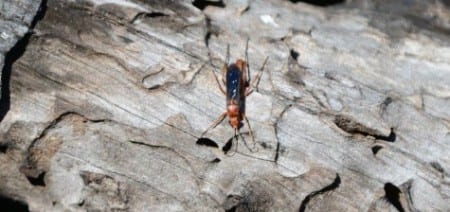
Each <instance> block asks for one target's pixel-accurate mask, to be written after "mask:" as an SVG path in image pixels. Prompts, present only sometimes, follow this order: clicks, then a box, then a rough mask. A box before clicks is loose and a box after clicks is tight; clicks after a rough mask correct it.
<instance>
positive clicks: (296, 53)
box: [290, 49, 300, 60]
mask: <svg viewBox="0 0 450 212" xmlns="http://www.w3.org/2000/svg"><path fill="white" fill-rule="evenodd" d="M290 54H291V57H292V58H294V60H297V58H298V56H300V54H299V53H298V52H297V51H295V50H294V49H291V51H290Z"/></svg>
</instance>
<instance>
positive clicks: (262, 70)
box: [245, 57, 269, 96]
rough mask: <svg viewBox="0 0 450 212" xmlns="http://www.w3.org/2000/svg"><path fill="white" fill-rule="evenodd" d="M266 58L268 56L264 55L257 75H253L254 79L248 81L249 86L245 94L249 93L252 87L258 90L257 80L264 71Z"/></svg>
mask: <svg viewBox="0 0 450 212" xmlns="http://www.w3.org/2000/svg"><path fill="white" fill-rule="evenodd" d="M268 59H269V57H266V59H265V60H264V62H263V64H262V66H261V68H260V70H259V73H258V75H257V76H256V77H255V79H253V81H252V82H251V83H250V86H249V87H248V88H247V90H246V91H245V96H248V95H250V94H251V93H252V92H253V89H254V88H256V90H258V84H259V81H260V80H261V76H262V73H263V72H264V67H265V66H266V63H267V60H268Z"/></svg>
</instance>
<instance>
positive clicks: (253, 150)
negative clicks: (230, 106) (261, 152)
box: [243, 114, 258, 152]
mask: <svg viewBox="0 0 450 212" xmlns="http://www.w3.org/2000/svg"><path fill="white" fill-rule="evenodd" d="M243 117H244V120H245V123H246V124H247V127H248V131H249V133H250V137H251V138H252V148H248V149H249V150H250V152H256V151H257V150H258V149H257V148H256V142H255V137H254V136H253V130H252V128H251V127H250V122H249V121H248V118H247V116H246V115H245V114H243ZM244 142H245V140H244ZM245 143H246V142H245ZM247 147H248V146H247Z"/></svg>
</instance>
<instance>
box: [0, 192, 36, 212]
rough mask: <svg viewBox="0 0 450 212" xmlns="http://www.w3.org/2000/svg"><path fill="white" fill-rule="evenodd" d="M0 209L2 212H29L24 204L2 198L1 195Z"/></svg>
mask: <svg viewBox="0 0 450 212" xmlns="http://www.w3.org/2000/svg"><path fill="white" fill-rule="evenodd" d="M0 208H1V209H2V211H15V212H22V211H29V210H28V205H27V204H26V203H24V202H21V201H17V200H14V199H10V198H8V197H4V196H1V195H0Z"/></svg>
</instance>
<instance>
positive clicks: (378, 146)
mask: <svg viewBox="0 0 450 212" xmlns="http://www.w3.org/2000/svg"><path fill="white" fill-rule="evenodd" d="M381 149H383V147H382V146H380V145H375V146H373V147H372V153H373V154H374V155H377V153H378V151H380V150H381Z"/></svg>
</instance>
